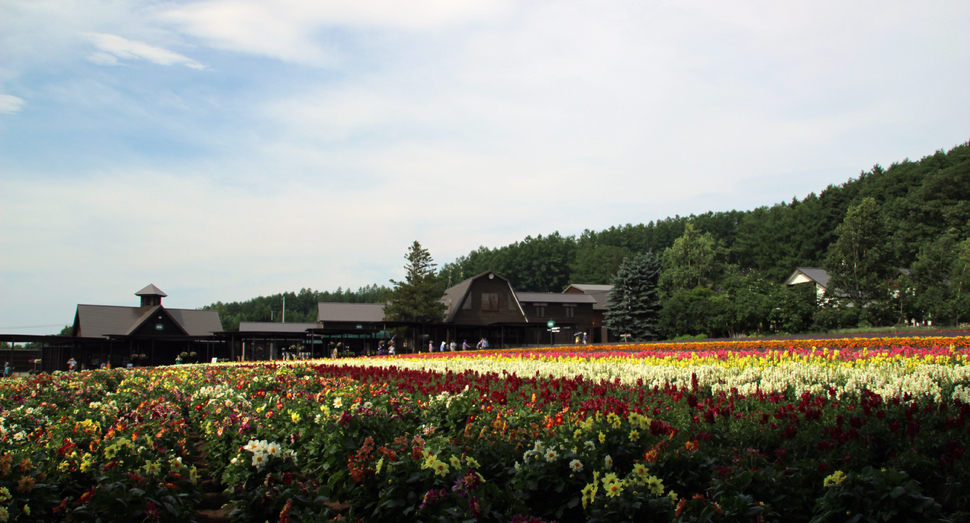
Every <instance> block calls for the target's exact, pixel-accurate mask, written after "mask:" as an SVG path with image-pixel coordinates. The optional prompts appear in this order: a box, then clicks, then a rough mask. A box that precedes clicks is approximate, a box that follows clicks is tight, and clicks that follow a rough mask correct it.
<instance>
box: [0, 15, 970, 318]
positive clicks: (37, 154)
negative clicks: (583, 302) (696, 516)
mask: <svg viewBox="0 0 970 523" xmlns="http://www.w3.org/2000/svg"><path fill="white" fill-rule="evenodd" d="M967 27H970V4H968V3H967V2H956V1H927V2H909V1H861V2H842V1H817V0H816V1H812V2H767V1H737V2H722V1H707V0H697V1H690V0H687V1H677V2H673V1H652V0H646V1H644V0H639V1H630V2H623V1H606V2H581V1H570V0H559V1H556V2H547V1H541V0H540V1H528V2H519V1H514V0H505V1H503V0H496V1H484V0H481V1H479V0H472V1H467V2H455V1H439V0H416V1H412V2H396V1H386V0H358V1H355V2H334V1H326V0H277V1H273V2H269V1H252V0H249V1H237V0H233V1H229V0H193V1H188V0H180V1H160V0H142V1H139V0H88V1H83V2H81V1H72V0H4V1H3V2H2V3H0V50H2V51H0V332H14V333H28V334H42V333H48V332H57V331H58V330H59V326H63V325H66V324H69V323H71V322H72V321H73V314H74V309H75V307H76V305H77V304H78V303H97V304H117V305H131V304H136V302H137V298H136V297H135V296H133V293H134V292H136V291H138V290H139V289H141V288H142V287H144V286H145V285H147V284H149V283H154V284H155V285H157V286H158V287H160V288H161V289H162V290H164V291H165V292H166V293H168V295H169V298H167V299H166V301H165V304H166V305H167V306H170V307H185V308H196V307H201V306H203V305H206V304H209V303H212V302H214V301H217V300H222V301H234V300H245V299H249V298H252V297H255V296H258V295H266V294H273V293H277V292H282V291H296V290H299V289H300V288H303V287H310V288H313V289H318V290H335V289H336V288H337V287H343V288H347V287H350V288H355V289H356V288H357V287H360V286H363V285H367V284H372V283H377V284H388V280H389V279H392V278H400V277H401V276H402V273H403V269H402V266H403V263H404V260H403V256H404V254H405V252H406V250H407V247H408V246H409V245H410V243H411V242H413V241H414V240H418V241H420V242H421V243H422V245H424V246H425V247H426V248H428V249H429V251H430V252H431V254H432V256H434V258H435V260H436V261H437V262H438V263H439V264H443V263H446V262H449V261H452V260H454V259H455V258H456V257H457V256H460V255H463V254H467V253H468V252H469V251H471V250H474V249H476V248H478V247H479V246H480V245H485V246H488V247H498V246H502V245H506V244H509V243H512V242H514V241H518V240H521V239H523V238H524V237H525V236H527V235H533V236H535V235H538V234H549V233H552V232H554V231H559V232H560V233H562V234H564V235H572V234H579V233H581V232H582V231H583V229H587V228H588V229H593V230H599V229H603V228H607V227H609V226H611V225H621V224H625V223H641V222H643V223H646V222H649V221H650V220H657V219H662V218H665V217H667V216H673V215H676V214H679V215H688V214H691V213H702V212H706V211H708V210H714V211H724V210H730V209H739V210H748V209H752V208H755V207H759V206H762V205H772V204H774V203H776V202H779V201H782V200H790V199H791V198H792V197H799V198H801V197H804V196H805V195H807V194H808V193H810V192H818V191H821V190H822V189H824V188H825V187H826V186H827V185H829V184H838V183H842V182H844V181H846V180H847V179H848V178H849V177H852V176H857V175H858V173H859V172H860V171H862V170H867V169H869V168H870V167H871V166H872V165H873V164H876V163H880V164H883V165H888V164H890V163H892V162H894V161H899V160H902V159H904V158H911V159H914V160H915V159H918V158H920V157H922V156H925V155H928V154H932V153H933V152H934V151H935V150H938V149H949V148H950V147H953V146H954V145H957V144H960V143H963V142H965V141H967V140H968V139H970V125H968V122H970V99H968V97H967V96H966V92H967V87H968V86H970V33H968V32H967V31H966V28H967Z"/></svg>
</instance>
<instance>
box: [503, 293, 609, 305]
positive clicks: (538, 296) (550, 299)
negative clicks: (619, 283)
mask: <svg viewBox="0 0 970 523" xmlns="http://www.w3.org/2000/svg"><path fill="white" fill-rule="evenodd" d="M515 297H516V298H518V300H519V301H520V302H525V303H536V302H543V303H596V298H594V297H593V296H591V295H589V294H563V293H561V292H520V293H517V294H516V295H515Z"/></svg>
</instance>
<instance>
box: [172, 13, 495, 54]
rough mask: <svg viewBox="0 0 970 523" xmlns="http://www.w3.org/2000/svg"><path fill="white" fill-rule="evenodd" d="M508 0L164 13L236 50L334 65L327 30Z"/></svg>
mask: <svg viewBox="0 0 970 523" xmlns="http://www.w3.org/2000/svg"><path fill="white" fill-rule="evenodd" d="M508 4H509V2H507V1H504V0H498V1H488V0H471V1H461V2H453V1H447V0H416V1H411V2H399V1H395V0H359V1H354V2H344V1H340V0H323V1H319V0H280V1H276V2H263V1H256V0H248V1H246V0H242V1H240V0H203V1H200V2H194V3H189V4H180V5H179V6H178V7H174V8H171V9H168V10H166V11H164V12H163V13H162V14H161V15H160V16H161V18H162V19H164V20H167V21H170V22H174V23H175V24H176V25H177V26H178V27H180V28H181V29H182V30H183V31H184V32H185V33H186V34H189V35H192V36H194V37H197V38H200V39H203V40H204V41H207V42H210V43H212V45H214V46H216V47H219V48H222V49H229V50H233V51H240V52H244V53H251V54H256V55H261V56H268V57H271V58H276V59H280V60H284V61H289V62H296V63H308V64H314V65H332V64H334V63H335V62H337V61H339V60H341V59H342V58H343V57H342V56H341V55H340V52H339V51H338V50H337V49H338V48H339V47H340V46H339V44H336V43H333V42H328V41H327V39H326V38H324V36H323V35H324V32H325V31H328V30H338V29H355V30H364V31H368V30H405V31H422V30H429V29H436V28H442V27H446V26H453V25H455V24H463V23H467V22H470V21H473V20H481V19H491V18H494V17H495V16H497V15H499V14H502V13H503V12H505V11H506V10H507V9H508Z"/></svg>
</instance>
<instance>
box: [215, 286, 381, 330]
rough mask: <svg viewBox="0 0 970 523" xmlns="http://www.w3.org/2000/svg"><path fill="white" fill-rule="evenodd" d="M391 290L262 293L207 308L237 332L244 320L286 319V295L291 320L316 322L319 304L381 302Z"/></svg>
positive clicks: (363, 289)
mask: <svg viewBox="0 0 970 523" xmlns="http://www.w3.org/2000/svg"><path fill="white" fill-rule="evenodd" d="M390 292H391V289H390V288H388V287H386V286H383V285H365V286H363V287H360V288H358V289H357V290H356V291H353V290H351V289H349V288H348V289H346V290H344V289H343V288H342V287H338V288H337V290H336V291H333V292H331V291H315V290H313V289H309V288H305V289H300V291H299V292H283V293H279V294H273V295H271V296H259V297H257V298H253V299H251V300H246V301H242V302H229V303H223V302H221V301H219V302H216V303H213V304H211V305H207V306H205V307H203V309H208V310H214V311H217V312H219V319H220V320H221V321H222V328H223V329H224V330H226V331H233V330H237V329H238V328H239V323H240V322H243V321H272V322H281V321H282V320H283V298H284V297H285V298H286V321H287V323H300V322H305V323H313V322H315V321H317V304H318V303H381V302H384V301H387V298H388V296H390Z"/></svg>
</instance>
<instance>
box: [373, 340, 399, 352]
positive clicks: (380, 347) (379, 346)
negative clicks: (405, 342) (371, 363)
mask: <svg viewBox="0 0 970 523" xmlns="http://www.w3.org/2000/svg"><path fill="white" fill-rule="evenodd" d="M394 354H396V352H395V350H394V340H391V342H390V343H388V344H387V348H386V349H385V348H384V342H383V341H382V342H380V343H378V344H377V355H378V356H384V355H388V356H393V355H394Z"/></svg>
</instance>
